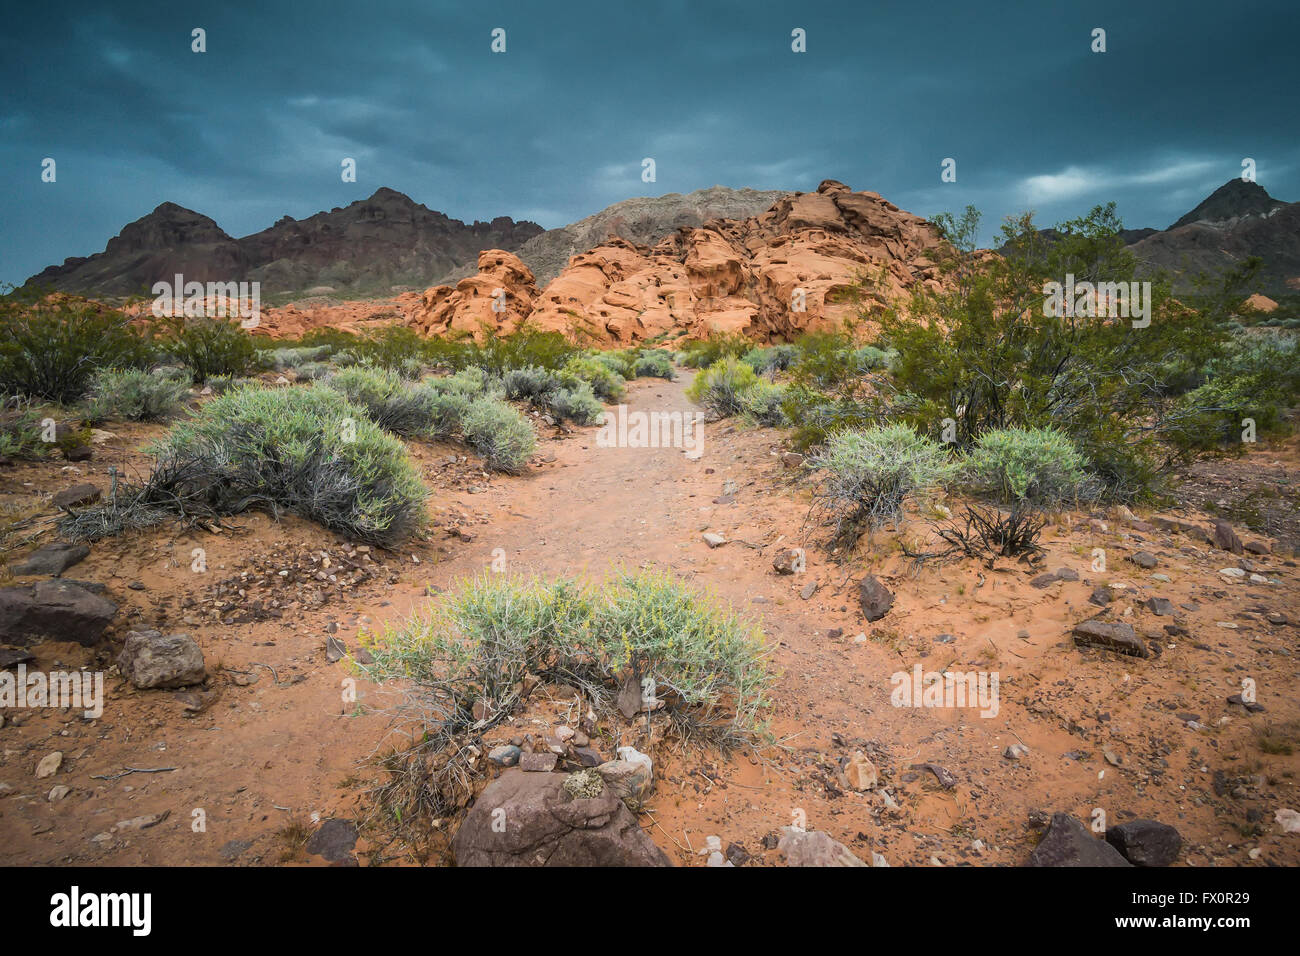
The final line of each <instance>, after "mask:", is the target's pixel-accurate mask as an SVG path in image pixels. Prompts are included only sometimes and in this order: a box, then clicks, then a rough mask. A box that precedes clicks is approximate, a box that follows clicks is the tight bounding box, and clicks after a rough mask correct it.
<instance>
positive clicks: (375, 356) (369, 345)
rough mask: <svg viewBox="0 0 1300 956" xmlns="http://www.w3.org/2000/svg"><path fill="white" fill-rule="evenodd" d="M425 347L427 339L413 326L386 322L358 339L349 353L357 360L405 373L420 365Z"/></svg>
mask: <svg viewBox="0 0 1300 956" xmlns="http://www.w3.org/2000/svg"><path fill="white" fill-rule="evenodd" d="M424 347H425V346H424V339H422V338H421V337H420V334H419V333H418V332H416V331H415V330H414V329H412V328H411V327H410V326H406V325H385V326H382V327H380V328H378V329H375V330H373V331H371V332H369V333H368V334H366V335H365V336H363V337H361V338H360V339H358V340H357V341H356V342H354V343H353V344H352V345H351V346H349V348H348V352H349V353H350V354H351V355H352V356H355V358H356V362H357V363H363V364H366V365H375V366H378V367H380V368H385V369H388V370H390V371H394V372H401V371H403V370H404V369H409V368H410V367H411V363H413V362H414V363H415V365H416V367H417V368H418V366H419V364H420V362H421V360H422V358H423V355H424ZM416 374H418V372H417V373H416Z"/></svg>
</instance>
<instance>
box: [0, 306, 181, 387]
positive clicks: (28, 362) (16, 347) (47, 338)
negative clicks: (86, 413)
mask: <svg viewBox="0 0 1300 956" xmlns="http://www.w3.org/2000/svg"><path fill="white" fill-rule="evenodd" d="M154 354H155V350H154V346H153V344H152V342H151V341H150V339H149V337H148V336H147V335H146V334H145V333H142V332H140V331H137V330H136V329H135V328H133V327H132V326H131V324H130V321H129V320H128V319H127V317H126V316H125V315H123V314H122V313H121V312H116V311H113V310H111V309H105V308H103V307H102V306H100V305H98V304H97V303H93V302H88V301H86V300H81V299H73V298H71V297H67V296H58V295H55V296H49V297H46V298H42V299H36V300H33V299H32V298H31V297H30V296H24V295H20V294H18V293H10V294H9V295H6V296H3V297H0V394H4V393H9V394H16V395H23V396H26V397H28V398H36V399H42V400H45V401H51V402H59V403H62V404H65V405H70V404H72V403H74V402H77V401H79V400H80V399H81V398H82V397H83V396H84V395H85V394H86V390H87V389H88V388H89V387H90V382H91V379H92V378H93V377H94V375H95V373H96V372H97V371H99V370H100V369H101V368H111V367H117V368H142V367H145V366H147V365H148V364H149V363H150V362H151V361H152V360H153V357H154Z"/></svg>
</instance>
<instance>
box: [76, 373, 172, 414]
mask: <svg viewBox="0 0 1300 956" xmlns="http://www.w3.org/2000/svg"><path fill="white" fill-rule="evenodd" d="M188 394H189V387H188V385H187V384H186V383H185V382H183V381H177V380H176V379H175V378H174V377H172V376H168V375H157V374H154V373H151V372H146V371H144V370H142V369H103V370H101V371H100V372H99V373H98V374H97V375H96V376H95V378H94V381H93V382H92V383H91V386H90V396H89V401H88V402H87V407H86V413H85V419H86V421H88V422H92V423H97V422H103V421H108V420H109V419H124V420H126V421H132V422H156V421H160V420H162V419H164V418H166V417H167V416H169V415H171V414H173V413H175V412H176V411H177V410H178V409H179V408H180V407H181V404H182V403H183V402H184V401H185V398H186V396H187V395H188Z"/></svg>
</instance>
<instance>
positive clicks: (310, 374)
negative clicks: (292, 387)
mask: <svg viewBox="0 0 1300 956" xmlns="http://www.w3.org/2000/svg"><path fill="white" fill-rule="evenodd" d="M294 371H295V372H296V373H297V374H298V381H300V382H316V381H320V380H321V379H322V378H325V377H327V376H328V375H329V374H330V373H331V372H333V368H332V367H331V366H330V364H329V363H328V362H303V363H302V364H301V365H299V366H298V367H297V368H296V369H294Z"/></svg>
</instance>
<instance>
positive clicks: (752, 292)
mask: <svg viewBox="0 0 1300 956" xmlns="http://www.w3.org/2000/svg"><path fill="white" fill-rule="evenodd" d="M940 245H941V240H940V239H939V236H938V233H937V231H936V230H935V229H934V228H933V227H932V226H930V225H929V224H928V223H926V222H925V221H924V220H922V219H921V218H920V217H918V216H913V215H912V214H910V213H907V212H903V211H902V210H901V209H899V208H898V207H897V206H895V205H893V204H892V203H890V202H887V201H886V200H884V199H882V198H881V197H880V196H879V195H877V194H876V193H870V192H860V193H857V192H853V191H851V190H850V189H849V188H848V187H847V186H845V185H844V184H843V183H839V182H835V181H834V180H827V181H825V182H823V183H822V184H821V185H820V186H819V187H818V189H817V191H816V192H815V193H792V194H788V195H784V196H781V197H779V198H778V199H777V200H776V201H775V202H774V203H773V204H772V205H771V206H770V208H768V209H767V210H765V211H764V212H762V213H760V214H758V215H754V216H748V217H746V218H744V219H714V220H710V221H708V222H706V223H704V224H703V225H701V226H697V227H686V228H681V229H678V230H677V231H675V232H674V233H672V234H671V235H668V236H666V237H664V238H663V239H661V240H659V241H658V242H656V243H655V244H654V245H653V246H648V245H638V244H637V243H635V242H631V241H629V240H627V239H623V238H613V239H608V240H606V241H604V242H602V243H601V244H600V245H597V246H596V247H594V248H592V249H589V250H587V251H585V252H582V253H580V254H578V255H575V256H573V258H571V259H570V260H569V263H568V265H567V266H566V267H565V269H564V270H563V271H562V272H561V273H560V274H559V275H558V276H557V277H556V278H555V279H554V280H553V281H552V282H550V283H549V284H548V285H546V287H545V288H544V289H541V290H538V289H537V287H536V285H535V284H533V285H529V284H528V283H527V282H526V281H525V277H524V276H523V273H524V272H527V269H526V267H525V266H524V263H523V262H521V261H519V259H515V258H514V257H511V258H512V259H513V261H510V262H505V261H500V260H501V256H500V255H499V254H497V253H493V254H492V257H490V258H489V261H488V263H487V268H485V269H484V270H483V271H481V272H480V273H479V274H478V275H476V276H471V277H468V278H466V279H463V280H461V281H460V282H459V283H457V285H456V286H455V288H454V289H453V288H452V287H451V286H441V287H435V288H434V289H430V290H429V291H428V292H426V293H425V295H424V301H423V307H422V309H420V310H417V312H416V314H415V315H414V316H413V317H412V324H413V325H415V326H416V327H417V328H420V329H421V330H423V331H428V332H437V331H439V330H443V329H466V330H471V329H473V328H476V327H477V323H478V321H479V320H481V319H483V318H487V319H488V320H489V321H492V324H493V325H495V326H498V327H504V328H513V327H514V326H515V324H517V323H518V322H519V321H522V320H523V319H525V318H526V319H527V321H528V323H529V324H530V325H531V326H533V327H535V328H539V329H543V330H555V331H561V332H566V333H568V332H576V333H580V334H582V335H583V336H585V337H588V338H590V339H591V340H594V341H597V342H602V343H630V342H637V341H643V340H645V339H650V338H654V337H655V336H658V335H661V334H663V333H665V332H668V331H670V330H674V329H681V330H684V331H686V332H687V333H689V334H691V335H694V336H704V335H707V334H709V333H710V332H714V331H716V332H744V333H746V334H749V335H753V336H757V337H778V338H779V337H792V336H795V335H798V334H799V333H801V332H803V331H807V330H810V329H811V330H818V329H829V328H838V327H839V326H840V323H841V322H842V321H843V320H844V319H845V318H847V317H849V316H851V315H854V314H856V312H857V310H858V308H859V304H857V303H854V302H852V301H850V300H849V299H848V295H849V293H850V292H851V291H852V290H853V288H854V284H855V282H856V281H857V279H859V278H860V277H865V276H867V275H869V274H870V275H873V276H875V275H877V274H878V275H879V276H880V277H881V279H882V283H883V290H884V291H886V292H888V293H890V294H898V293H900V292H902V291H904V290H906V289H909V288H911V287H912V286H913V285H915V284H916V283H918V282H924V283H937V281H938V278H939V273H938V270H937V267H936V265H935V256H936V255H937V253H938V251H939V248H940ZM486 255H487V254H485V256H486ZM514 280H517V282H516V285H517V288H512V287H511V286H510V284H509V283H510V282H511V281H514ZM498 288H500V289H503V290H505V291H506V293H507V306H506V308H505V309H503V310H501V311H496V312H493V311H491V310H490V309H486V310H485V308H484V306H483V303H484V301H485V300H484V295H483V293H484V292H490V291H491V290H493V289H498Z"/></svg>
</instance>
